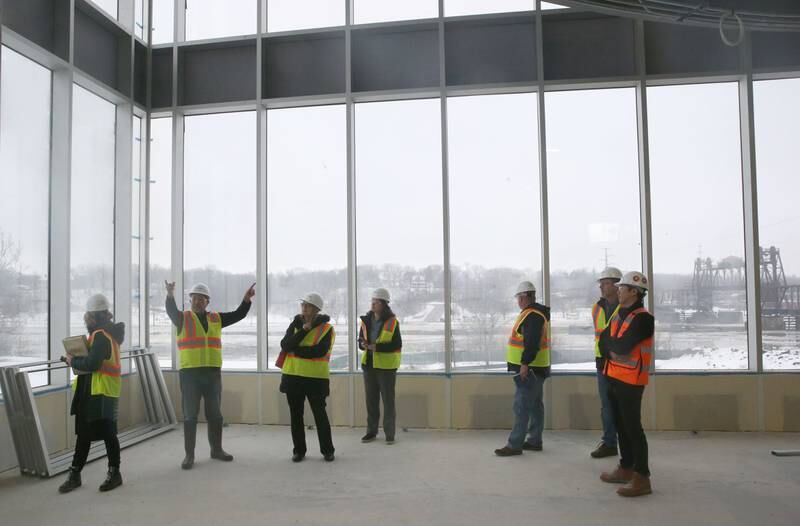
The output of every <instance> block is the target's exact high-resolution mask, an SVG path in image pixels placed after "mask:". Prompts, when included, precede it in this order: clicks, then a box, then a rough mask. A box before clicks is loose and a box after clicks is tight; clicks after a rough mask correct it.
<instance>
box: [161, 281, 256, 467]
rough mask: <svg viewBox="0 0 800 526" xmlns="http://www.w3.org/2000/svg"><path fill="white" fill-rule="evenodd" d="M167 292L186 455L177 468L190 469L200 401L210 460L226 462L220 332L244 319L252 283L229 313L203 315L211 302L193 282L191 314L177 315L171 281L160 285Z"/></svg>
mask: <svg viewBox="0 0 800 526" xmlns="http://www.w3.org/2000/svg"><path fill="white" fill-rule="evenodd" d="M164 285H166V288H167V301H166V309H167V314H168V315H169V318H170V320H172V324H173V325H174V326H175V328H176V329H177V337H176V343H177V346H178V358H179V368H180V380H181V398H182V401H183V404H182V407H183V446H184V449H185V450H186V457H185V458H184V459H183V462H182V463H181V467H182V468H183V469H192V466H194V444H195V437H196V435H197V413H198V412H199V411H200V399H201V398H203V400H204V404H205V410H206V420H207V421H208V443H209V445H210V446H211V458H215V459H217V460H224V461H231V460H233V455H229V454H228V453H226V452H225V450H224V449H222V411H221V410H220V401H221V397H222V374H221V370H222V329H223V328H224V327H227V326H229V325H233V324H234V323H236V322H238V321H240V320H242V319H244V317H245V316H247V313H248V312H249V311H250V303H251V301H250V300H251V299H252V298H253V296H255V294H256V292H255V286H256V284H255V283H253V284H252V285H251V286H250V288H249V289H247V290H246V291H245V293H244V298H242V303H241V304H240V305H239V308H237V309H236V310H235V311H233V312H213V311H206V307H208V303H209V301H210V299H211V292H209V289H208V286H207V285H205V284H203V283H198V284H196V285H195V286H194V287H192V290H190V291H189V297H190V298H191V310H187V311H183V312H181V311H180V310H179V309H178V306H177V304H176V303H175V283H174V282H172V283H167V282H166V281H165V282H164Z"/></svg>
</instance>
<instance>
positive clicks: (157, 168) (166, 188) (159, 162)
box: [148, 117, 178, 367]
mask: <svg viewBox="0 0 800 526" xmlns="http://www.w3.org/2000/svg"><path fill="white" fill-rule="evenodd" d="M149 187H150V188H149V191H150V196H149V197H150V209H149V213H150V240H149V242H150V254H149V265H150V266H149V270H150V274H149V280H150V291H149V293H150V297H149V302H150V313H149V316H150V319H149V320H148V322H149V331H150V335H149V336H150V337H149V340H148V344H149V346H150V349H151V350H152V351H153V352H154V353H156V354H157V355H158V361H159V363H161V367H172V343H171V342H172V333H173V329H172V322H171V321H170V319H169V317H168V316H167V312H166V310H165V308H164V299H165V295H166V292H165V289H164V281H166V280H169V281H172V280H173V277H172V242H171V240H172V215H171V214H172V118H171V117H170V118H164V119H153V120H152V121H150V180H149ZM177 299H178V298H176V300H177Z"/></svg>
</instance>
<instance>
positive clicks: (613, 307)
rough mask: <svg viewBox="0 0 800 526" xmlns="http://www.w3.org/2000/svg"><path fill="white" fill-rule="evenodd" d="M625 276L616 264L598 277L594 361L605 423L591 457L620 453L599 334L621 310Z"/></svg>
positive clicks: (593, 309)
mask: <svg viewBox="0 0 800 526" xmlns="http://www.w3.org/2000/svg"><path fill="white" fill-rule="evenodd" d="M621 279H622V271H620V270H619V269H618V268H616V267H608V268H606V269H603V271H602V272H601V273H600V276H598V278H597V284H598V286H599V288H600V299H599V300H597V302H596V303H595V304H594V305H592V323H593V325H594V361H595V365H596V366H597V392H598V394H599V395H600V420H601V422H602V424H603V437H602V438H601V439H600V443H599V444H597V447H596V448H595V449H594V450H593V451H592V452H591V453H590V455H591V456H592V458H604V457H614V456H616V455H617V429H616V427H614V411H613V410H612V409H611V402H610V401H609V400H608V380H607V379H606V376H605V375H604V374H603V369H604V368H605V362H606V360H605V358H603V357H602V356H601V355H600V334H602V332H603V331H604V330H605V328H606V327H608V324H609V322H610V321H611V319H612V318H613V317H614V316H615V315H616V314H617V311H618V310H619V298H618V297H617V283H618V282H619V280H621Z"/></svg>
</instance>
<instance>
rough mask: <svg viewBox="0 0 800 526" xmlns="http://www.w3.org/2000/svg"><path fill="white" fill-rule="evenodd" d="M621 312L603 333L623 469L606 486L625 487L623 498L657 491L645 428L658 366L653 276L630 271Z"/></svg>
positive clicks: (621, 292) (621, 287)
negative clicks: (645, 405) (645, 400)
mask: <svg viewBox="0 0 800 526" xmlns="http://www.w3.org/2000/svg"><path fill="white" fill-rule="evenodd" d="M617 287H618V291H617V295H618V296H619V311H618V312H617V314H616V315H615V316H614V317H613V318H612V319H611V322H610V323H609V324H608V327H606V328H605V330H604V331H603V332H602V333H601V334H600V342H599V345H600V354H601V355H602V356H603V357H604V358H605V359H606V362H605V368H604V370H603V372H604V374H605V375H606V377H607V379H608V398H609V400H610V402H611V409H612V411H613V412H614V423H615V425H616V428H617V442H618V444H619V453H620V458H619V465H618V466H617V467H616V469H615V470H614V471H612V472H604V473H603V474H602V475H600V479H601V480H602V481H603V482H609V483H613V484H625V485H624V486H622V487H621V488H619V489H618V490H617V494H618V495H620V496H622V497H638V496H640V495H647V494H649V493H652V488H651V486H650V469H649V467H648V450H647V437H646V436H645V434H644V430H643V429H642V396H643V394H644V388H645V386H646V385H647V382H648V380H649V376H650V366H651V365H652V363H653V334H654V331H655V320H654V318H653V315H652V314H650V312H649V311H648V310H647V309H646V308H645V307H644V298H645V296H646V295H647V291H648V290H649V289H650V284H649V281H648V279H647V276H645V275H644V274H642V273H641V272H627V273H626V274H625V275H624V276H622V279H621V280H620V281H619V282H618V283H617Z"/></svg>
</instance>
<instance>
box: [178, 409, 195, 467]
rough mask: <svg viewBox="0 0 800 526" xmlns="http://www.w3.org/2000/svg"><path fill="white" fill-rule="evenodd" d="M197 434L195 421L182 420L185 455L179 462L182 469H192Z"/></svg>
mask: <svg viewBox="0 0 800 526" xmlns="http://www.w3.org/2000/svg"><path fill="white" fill-rule="evenodd" d="M196 436H197V421H196V420H195V421H192V422H189V421H186V420H184V422H183V449H184V450H186V457H184V459H183V462H181V468H182V469H192V466H194V443H195V438H196Z"/></svg>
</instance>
